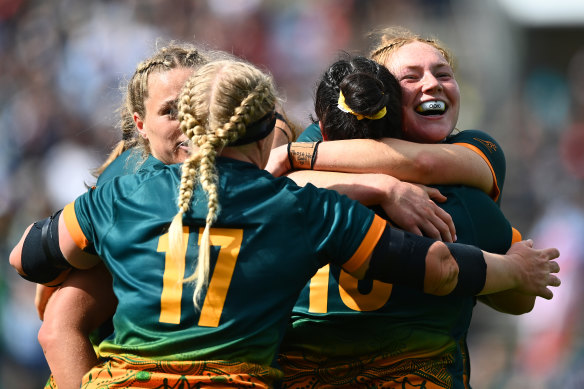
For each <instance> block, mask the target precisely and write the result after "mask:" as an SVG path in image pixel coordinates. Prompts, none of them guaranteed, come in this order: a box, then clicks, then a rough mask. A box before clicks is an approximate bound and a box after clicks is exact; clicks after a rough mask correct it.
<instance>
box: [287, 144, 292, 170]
mask: <svg viewBox="0 0 584 389" xmlns="http://www.w3.org/2000/svg"><path fill="white" fill-rule="evenodd" d="M291 146H292V142H289V143H288V147H287V148H286V150H287V152H288V162H290V170H294V161H293V160H292V154H291V153H290V147H291Z"/></svg>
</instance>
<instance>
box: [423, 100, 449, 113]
mask: <svg viewBox="0 0 584 389" xmlns="http://www.w3.org/2000/svg"><path fill="white" fill-rule="evenodd" d="M416 112H417V113H419V114H420V115H423V116H433V115H442V114H443V113H444V112H446V103H444V101H440V100H431V101H424V102H423V103H422V104H420V105H418V106H417V107H416Z"/></svg>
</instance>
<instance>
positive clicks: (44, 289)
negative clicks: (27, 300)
mask: <svg viewBox="0 0 584 389" xmlns="http://www.w3.org/2000/svg"><path fill="white" fill-rule="evenodd" d="M57 289H58V287H53V286H45V285H41V284H37V286H36V295H35V296H34V305H35V306H36V309H37V313H38V315H39V319H41V320H44V316H45V308H46V307H47V303H48V302H49V299H50V298H51V296H52V295H53V293H55V291H56V290H57Z"/></svg>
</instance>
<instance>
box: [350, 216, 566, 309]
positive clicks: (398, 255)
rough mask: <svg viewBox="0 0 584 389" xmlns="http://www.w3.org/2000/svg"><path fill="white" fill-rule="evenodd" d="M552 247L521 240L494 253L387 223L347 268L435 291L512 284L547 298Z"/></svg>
mask: <svg viewBox="0 0 584 389" xmlns="http://www.w3.org/2000/svg"><path fill="white" fill-rule="evenodd" d="M558 257H559V252H558V250H557V249H555V248H548V249H542V250H538V249H534V248H533V242H531V241H529V240H528V241H522V242H519V243H516V244H514V245H513V246H511V248H510V249H509V251H508V252H507V253H506V254H503V255H502V254H493V253H488V252H485V251H482V250H480V249H478V248H476V247H474V246H469V245H462V244H457V243H442V242H439V241H433V240H431V239H428V238H425V237H420V236H417V235H414V234H410V233H407V232H403V231H400V230H397V229H392V228H391V227H389V226H386V228H385V230H384V232H383V234H382V235H381V237H380V239H379V240H378V242H377V243H376V246H375V248H374V249H373V252H372V254H371V255H370V256H369V257H368V258H367V260H366V261H365V262H363V263H362V264H361V265H360V266H359V268H358V269H356V270H355V269H346V268H345V270H347V271H348V272H349V273H351V274H352V275H353V276H354V277H356V278H358V279H362V278H364V277H366V276H367V277H369V278H374V279H378V280H380V281H383V282H388V283H394V284H403V285H408V286H411V287H415V288H418V289H421V290H423V291H424V292H425V293H429V294H434V295H438V296H442V295H448V294H451V293H454V294H457V295H469V296H472V295H482V294H490V293H496V292H501V291H504V290H509V289H515V290H516V291H517V292H520V293H524V294H527V295H535V296H540V297H543V298H545V299H551V298H552V297H553V293H552V291H551V290H550V289H549V287H550V286H554V287H556V286H559V285H560V280H559V279H558V278H557V277H556V276H555V275H554V274H553V273H557V272H559V269H560V268H559V265H558V264H557V262H555V261H554V259H556V258H558Z"/></svg>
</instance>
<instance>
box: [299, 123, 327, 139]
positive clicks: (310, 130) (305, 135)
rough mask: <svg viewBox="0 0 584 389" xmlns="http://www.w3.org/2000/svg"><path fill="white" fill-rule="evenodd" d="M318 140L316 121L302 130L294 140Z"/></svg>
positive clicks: (320, 135) (318, 131)
mask: <svg viewBox="0 0 584 389" xmlns="http://www.w3.org/2000/svg"><path fill="white" fill-rule="evenodd" d="M319 140H322V133H321V132H320V127H319V126H318V123H312V124H311V125H310V126H308V127H306V129H305V130H304V131H302V134H300V136H299V137H298V139H296V142H317V141H319Z"/></svg>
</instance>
